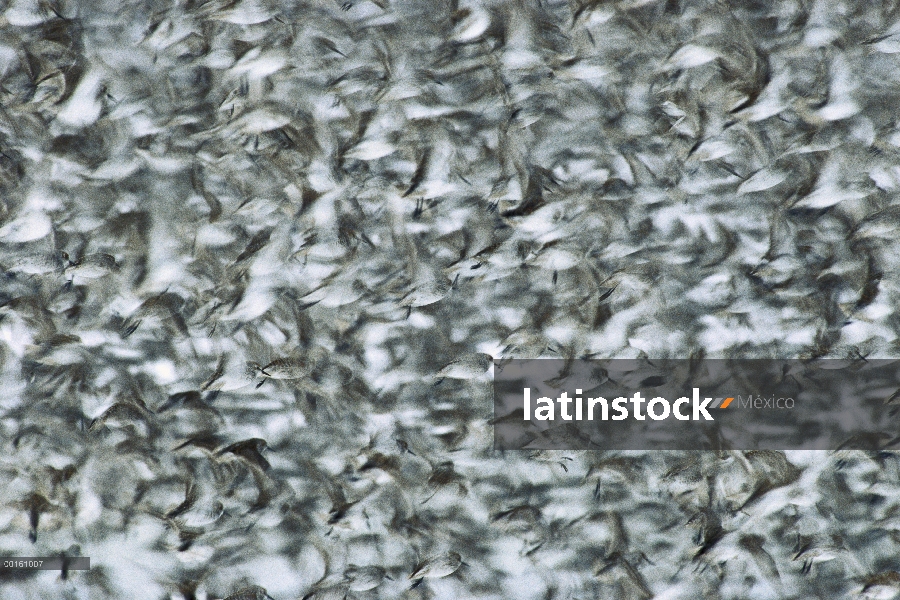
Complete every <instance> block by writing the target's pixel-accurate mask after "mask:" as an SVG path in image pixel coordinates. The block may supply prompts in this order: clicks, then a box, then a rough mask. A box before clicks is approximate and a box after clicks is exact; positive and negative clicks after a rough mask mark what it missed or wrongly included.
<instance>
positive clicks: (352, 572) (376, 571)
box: [344, 564, 391, 592]
mask: <svg viewBox="0 0 900 600" xmlns="http://www.w3.org/2000/svg"><path fill="white" fill-rule="evenodd" d="M385 579H389V580H390V579H391V577H390V576H389V575H388V574H387V571H386V570H385V569H384V567H379V566H377V565H370V566H363V567H360V566H357V565H354V564H349V565H347V568H346V569H345V570H344V580H345V581H346V582H347V584H348V587H349V589H350V590H351V591H354V592H365V591H367V590H373V589H375V588H376V587H378V586H379V585H381V583H382V582H383V581H384V580H385Z"/></svg>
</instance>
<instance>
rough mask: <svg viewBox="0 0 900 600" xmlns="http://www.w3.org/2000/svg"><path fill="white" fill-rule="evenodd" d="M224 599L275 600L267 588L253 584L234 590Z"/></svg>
mask: <svg viewBox="0 0 900 600" xmlns="http://www.w3.org/2000/svg"><path fill="white" fill-rule="evenodd" d="M224 600H274V598H272V596H270V595H269V592H268V591H266V588H264V587H262V586H259V585H251V586H248V587H245V588H241V589H239V590H237V591H236V592H232V593H231V594H229V595H228V596H226V597H225V599H224Z"/></svg>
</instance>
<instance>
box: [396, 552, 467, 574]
mask: <svg viewBox="0 0 900 600" xmlns="http://www.w3.org/2000/svg"><path fill="white" fill-rule="evenodd" d="M462 564H463V561H462V556H461V555H460V554H459V553H458V552H447V553H446V554H440V555H437V556H433V557H431V558H428V559H426V560H423V561H422V562H420V563H418V564H417V565H416V566H415V567H414V568H413V570H412V573H410V574H409V576H408V577H407V579H409V580H419V579H438V578H440V577H446V576H448V575H452V574H453V573H455V572H456V571H457V570H458V569H459V567H460V566H461V565H462Z"/></svg>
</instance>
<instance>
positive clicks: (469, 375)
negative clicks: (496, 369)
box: [434, 352, 494, 385]
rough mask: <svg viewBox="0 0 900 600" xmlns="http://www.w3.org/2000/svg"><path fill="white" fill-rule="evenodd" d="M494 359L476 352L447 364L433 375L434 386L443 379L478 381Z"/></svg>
mask: <svg viewBox="0 0 900 600" xmlns="http://www.w3.org/2000/svg"><path fill="white" fill-rule="evenodd" d="M493 361H494V357H493V356H491V355H490V354H487V353H485V352H476V353H474V354H468V355H466V356H463V357H461V358H458V359H456V360H454V361H452V362H450V363H447V364H446V365H444V366H443V367H441V369H440V370H439V371H438V372H437V373H435V375H434V379H435V380H436V381H435V384H436V385H437V384H439V383H441V382H442V381H443V380H444V379H461V380H469V379H478V378H480V377H483V376H484V375H485V374H486V373H487V372H488V370H489V369H490V368H491V365H492V364H493Z"/></svg>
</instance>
